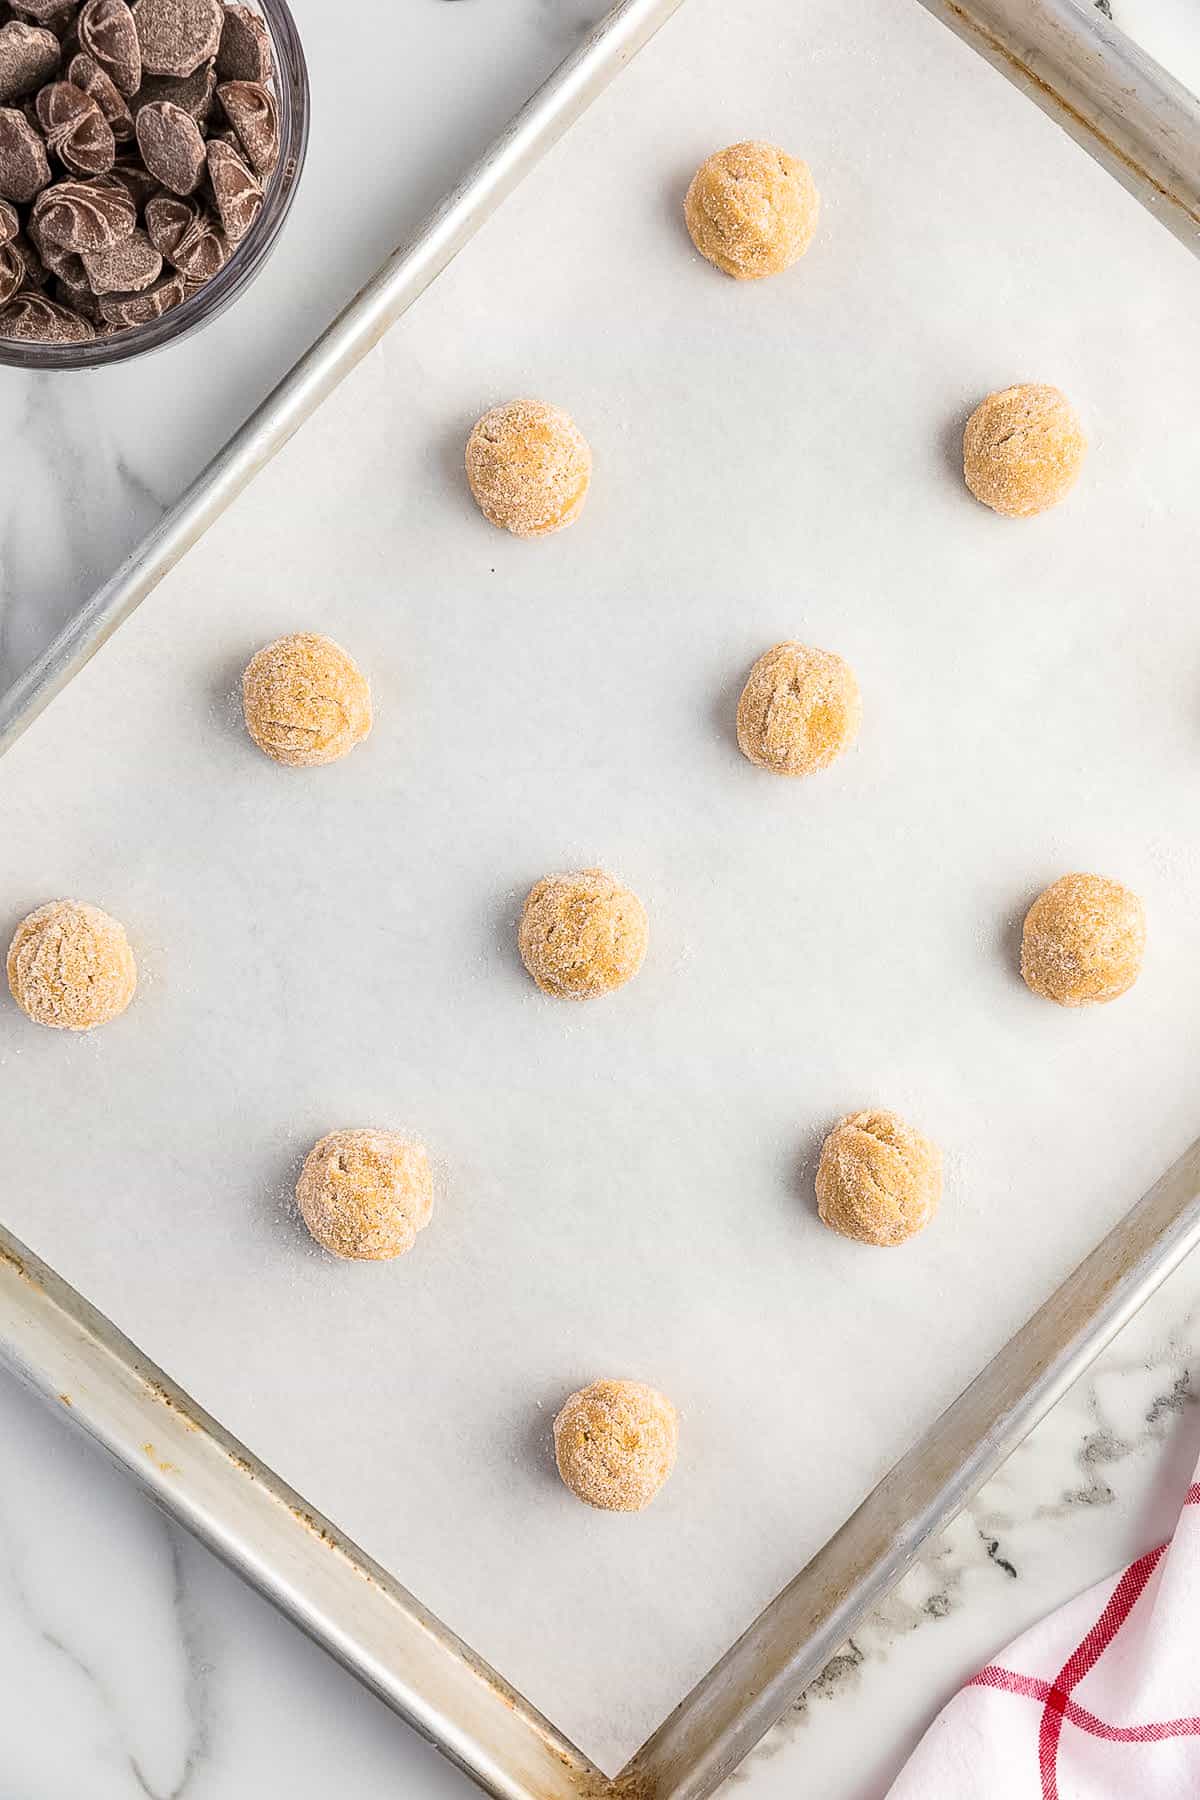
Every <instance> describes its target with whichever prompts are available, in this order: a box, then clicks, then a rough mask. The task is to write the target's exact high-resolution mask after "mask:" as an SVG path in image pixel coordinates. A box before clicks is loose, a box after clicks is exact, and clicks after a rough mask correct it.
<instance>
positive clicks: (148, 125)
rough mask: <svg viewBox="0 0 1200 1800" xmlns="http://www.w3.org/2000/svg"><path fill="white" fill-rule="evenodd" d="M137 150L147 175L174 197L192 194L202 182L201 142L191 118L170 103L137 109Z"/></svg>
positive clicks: (202, 145) (195, 124) (135, 119)
mask: <svg viewBox="0 0 1200 1800" xmlns="http://www.w3.org/2000/svg"><path fill="white" fill-rule="evenodd" d="M134 128H135V130H136V131H137V141H138V149H139V150H140V151H141V153H142V161H143V162H144V163H145V165H146V167H147V168H148V169H149V171H150V173H151V174H152V175H154V176H157V178H158V180H159V181H161V183H162V185H163V186H164V187H165V188H169V189H170V190H171V192H172V193H173V194H194V193H195V191H196V189H197V188H198V187H199V186H200V183H201V181H202V180H203V179H204V139H203V138H202V137H201V135H200V127H199V126H198V125H197V123H196V121H195V119H193V118H192V117H191V116H190V114H188V113H185V112H184V110H183V108H182V107H180V106H172V104H171V102H170V101H169V100H156V101H154V103H153V104H152V105H151V106H139V108H138V110H137V114H136V116H135V118H134Z"/></svg>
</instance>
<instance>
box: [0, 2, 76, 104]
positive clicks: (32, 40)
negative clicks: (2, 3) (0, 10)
mask: <svg viewBox="0 0 1200 1800" xmlns="http://www.w3.org/2000/svg"><path fill="white" fill-rule="evenodd" d="M61 55H62V52H61V51H60V49H59V47H58V39H57V38H56V37H55V35H54V33H53V32H52V31H46V30H45V29H44V27H43V26H41V25H27V24H25V22H24V21H23V20H22V19H11V20H10V21H9V23H8V24H7V25H5V26H2V27H0V103H3V104H4V105H7V104H8V102H9V101H10V100H19V99H20V98H21V96H22V95H23V94H32V93H33V92H34V90H35V89H37V88H40V87H41V85H42V83H43V82H46V81H49V79H50V77H51V76H52V75H53V74H54V73H55V71H56V70H57V68H58V64H59V59H60V57H61Z"/></svg>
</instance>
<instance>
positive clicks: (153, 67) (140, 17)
mask: <svg viewBox="0 0 1200 1800" xmlns="http://www.w3.org/2000/svg"><path fill="white" fill-rule="evenodd" d="M133 17H134V23H135V24H136V26H137V34H138V43H139V44H140V45H141V48H142V67H143V68H144V69H145V71H146V73H147V74H148V75H175V76H184V75H190V74H191V73H192V70H193V69H198V68H199V67H200V64H201V63H203V62H208V61H210V59H211V58H212V57H214V56H216V54H217V50H218V47H219V46H220V42H221V27H222V25H223V24H224V22H225V16H224V14H223V13H222V11H221V6H220V0H134V6H133Z"/></svg>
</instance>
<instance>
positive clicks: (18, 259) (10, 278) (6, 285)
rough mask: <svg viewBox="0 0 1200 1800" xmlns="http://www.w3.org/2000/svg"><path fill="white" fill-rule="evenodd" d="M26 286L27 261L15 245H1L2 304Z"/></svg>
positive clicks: (0, 287) (0, 299) (0, 282)
mask: <svg viewBox="0 0 1200 1800" xmlns="http://www.w3.org/2000/svg"><path fill="white" fill-rule="evenodd" d="M24 284H25V259H24V257H23V256H22V255H21V252H20V251H19V250H18V249H17V247H16V245H15V244H0V304H2V303H3V302H5V301H7V300H11V299H12V297H13V295H14V294H15V293H16V291H17V289H18V288H19V287H23V286H24Z"/></svg>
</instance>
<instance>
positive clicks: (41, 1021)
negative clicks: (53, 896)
mask: <svg viewBox="0 0 1200 1800" xmlns="http://www.w3.org/2000/svg"><path fill="white" fill-rule="evenodd" d="M8 985H9V987H10V988H11V989H12V996H13V999H14V1000H15V1001H16V1003H17V1005H18V1006H20V1007H23V1008H24V1010H25V1011H26V1012H27V1013H28V1014H29V1017H30V1018H31V1019H33V1020H34V1021H35V1022H36V1023H37V1024H38V1025H54V1026H57V1027H59V1028H60V1029H61V1030H63V1031H90V1030H91V1029H92V1027H93V1025H104V1024H107V1022H108V1020H109V1019H115V1018H116V1017H117V1016H118V1014H119V1013H123V1012H124V1011H125V1008H126V1007H127V1006H128V1005H129V1002H130V1001H131V1000H132V999H133V994H134V989H135V988H136V987H137V964H136V963H135V962H134V960H133V951H132V950H131V949H130V948H129V939H128V938H127V937H126V936H125V931H124V928H123V927H122V926H121V925H119V924H118V923H117V921H116V920H115V919H112V918H110V917H109V915H108V914H107V913H106V912H101V910H100V908H99V907H98V906H88V905H87V904H86V903H85V902H84V901H82V900H51V902H50V904H49V905H48V906H39V907H38V909H37V911H36V912H31V913H30V914H29V915H28V917H27V918H24V919H22V920H21V923H20V924H19V925H18V926H17V929H16V932H15V933H14V935H13V941H12V943H11V944H10V945H9V950H8Z"/></svg>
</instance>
